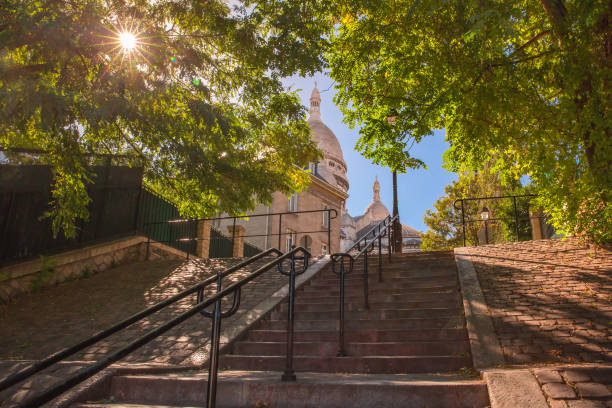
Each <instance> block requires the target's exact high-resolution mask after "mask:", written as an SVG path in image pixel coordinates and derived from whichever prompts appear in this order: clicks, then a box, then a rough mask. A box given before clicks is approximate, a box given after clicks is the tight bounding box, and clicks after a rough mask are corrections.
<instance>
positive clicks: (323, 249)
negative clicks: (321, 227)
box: [321, 242, 328, 255]
mask: <svg viewBox="0 0 612 408" xmlns="http://www.w3.org/2000/svg"><path fill="white" fill-rule="evenodd" d="M327 251H328V249H327V244H326V243H325V242H322V243H321V255H327Z"/></svg>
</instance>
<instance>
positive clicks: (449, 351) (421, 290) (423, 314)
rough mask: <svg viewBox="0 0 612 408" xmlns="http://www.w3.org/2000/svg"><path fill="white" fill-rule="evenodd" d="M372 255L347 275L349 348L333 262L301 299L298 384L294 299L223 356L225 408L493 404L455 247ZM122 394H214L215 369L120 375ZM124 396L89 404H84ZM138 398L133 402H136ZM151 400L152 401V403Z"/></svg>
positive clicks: (197, 397) (221, 398)
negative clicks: (211, 377) (289, 332)
mask: <svg viewBox="0 0 612 408" xmlns="http://www.w3.org/2000/svg"><path fill="white" fill-rule="evenodd" d="M377 267H378V260H377V257H375V256H372V257H371V258H370V260H369V302H370V308H369V310H366V309H365V308H364V294H363V262H362V260H361V259H360V260H359V261H358V262H356V263H355V265H354V270H353V272H352V273H351V274H350V275H347V276H346V281H345V283H346V286H345V288H346V289H345V305H346V307H345V319H346V324H345V330H346V331H345V339H346V347H345V350H346V354H347V356H343V357H338V356H337V352H338V324H339V323H338V317H339V305H338V303H339V278H338V276H336V275H334V274H333V273H332V272H331V270H330V269H328V268H326V269H324V270H323V271H322V272H321V273H319V274H318V275H317V276H315V277H314V278H313V279H311V281H310V282H309V283H307V284H306V285H305V286H303V287H302V288H300V289H299V291H298V292H297V295H296V307H295V346H294V356H295V357H294V363H293V366H294V369H295V371H296V374H297V377H298V380H297V382H294V383H292V382H281V381H280V373H281V372H282V371H283V369H284V367H285V357H284V356H285V336H286V333H285V329H286V324H287V320H286V319H287V317H286V316H287V304H286V303H284V304H281V305H280V306H279V307H278V308H277V309H276V310H274V311H272V312H271V313H270V314H269V315H268V316H266V317H265V318H264V319H262V320H261V321H260V322H259V323H258V324H257V325H256V326H255V327H254V328H252V329H251V330H249V331H248V332H247V333H246V335H245V336H244V337H243V338H242V339H239V340H238V341H236V342H234V343H233V344H232V345H231V347H230V348H229V351H228V353H227V354H225V355H222V356H221V359H220V367H221V372H220V373H219V386H218V393H217V406H218V407H270V408H271V407H278V408H281V407H282V408H289V407H296V408H297V407H300V408H302V407H321V408H324V407H325V408H331V407H346V406H351V407H419V408H422V407H429V408H432V407H470V408H471V407H485V406H487V405H488V397H487V389H486V385H485V383H484V382H483V381H481V380H480V379H479V378H474V377H470V373H471V372H473V371H472V370H471V367H472V360H471V356H470V347H469V342H468V337H467V331H466V329H465V321H464V317H463V307H462V300H461V294H460V290H459V285H458V280H457V272H456V266H455V261H454V257H453V255H452V254H451V253H413V254H402V255H399V256H394V257H393V262H392V263H391V264H389V263H387V259H386V256H385V257H384V264H383V282H382V283H381V282H379V281H378V273H377ZM110 388H111V395H110V396H109V398H112V399H113V400H114V401H123V402H126V403H133V404H134V403H136V404H145V406H146V404H155V405H156V406H159V405H164V404H165V405H169V406H185V405H198V404H200V405H201V404H202V403H203V401H205V389H206V373H202V372H182V373H176V374H157V375H156V374H138V375H121V376H115V377H114V378H113V379H112V385H111V387H110ZM116 405H121V403H117V402H113V403H112V404H111V403H102V404H100V403H97V404H81V405H80V406H81V407H90V408H93V407H100V406H116ZM127 406H132V405H127ZM148 406H150V405H148Z"/></svg>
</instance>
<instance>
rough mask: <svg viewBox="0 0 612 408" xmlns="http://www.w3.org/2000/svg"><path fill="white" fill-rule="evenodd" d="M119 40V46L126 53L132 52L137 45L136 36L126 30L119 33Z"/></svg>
mask: <svg viewBox="0 0 612 408" xmlns="http://www.w3.org/2000/svg"><path fill="white" fill-rule="evenodd" d="M119 42H120V43H121V48H123V51H125V52H127V53H130V52H132V51H133V50H134V49H135V48H136V46H137V45H138V40H137V39H136V36H135V35H134V34H132V33H130V32H128V31H124V32H122V33H119Z"/></svg>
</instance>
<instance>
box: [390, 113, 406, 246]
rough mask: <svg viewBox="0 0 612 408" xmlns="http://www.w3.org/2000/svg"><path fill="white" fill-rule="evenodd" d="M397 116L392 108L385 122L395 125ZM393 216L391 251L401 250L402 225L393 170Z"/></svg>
mask: <svg viewBox="0 0 612 408" xmlns="http://www.w3.org/2000/svg"><path fill="white" fill-rule="evenodd" d="M396 118H397V111H396V110H395V109H393V110H392V111H391V112H390V113H389V116H387V123H388V124H390V125H391V126H395V119H396ZM393 216H394V217H395V216H397V218H395V221H393V252H395V253H401V252H402V246H403V245H402V225H401V224H400V221H399V210H398V206H397V171H396V170H393ZM389 250H391V243H389Z"/></svg>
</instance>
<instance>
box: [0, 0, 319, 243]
mask: <svg viewBox="0 0 612 408" xmlns="http://www.w3.org/2000/svg"><path fill="white" fill-rule="evenodd" d="M232 4H234V6H232V7H230V6H228V5H227V4H226V2H225V1H222V0H208V1H181V2H176V1H165V0H162V1H156V2H149V1H140V0H136V1H124V0H117V1H111V2H108V1H102V0H91V1H87V2H82V1H58V0H26V1H22V0H7V1H5V2H3V3H2V6H0V21H1V23H0V26H1V30H0V146H2V147H4V148H9V149H10V148H13V147H34V148H40V149H44V150H46V151H48V152H49V153H50V154H49V155H48V157H49V160H50V163H51V164H52V165H53V168H54V172H55V186H54V189H53V193H52V195H53V202H52V211H51V212H52V214H53V217H54V218H53V227H54V231H56V232H57V231H59V230H62V229H63V230H64V232H65V233H66V234H67V235H68V236H70V235H73V234H74V232H75V221H76V220H77V219H78V218H87V216H88V213H87V204H88V202H89V197H88V196H87V190H86V187H87V185H88V184H89V183H90V182H91V181H92V179H91V177H92V175H93V173H92V171H91V169H90V166H91V164H93V162H92V161H91V159H90V157H92V154H93V155H94V157H95V154H122V155H126V156H127V159H126V161H127V162H128V164H130V165H142V166H144V168H145V181H146V182H147V183H148V184H149V185H150V186H152V187H153V188H154V189H155V190H157V191H158V192H159V193H161V194H163V195H165V196H166V197H167V198H169V199H171V200H172V201H173V202H174V203H176V204H177V205H178V207H179V209H180V211H181V213H182V214H183V215H184V216H195V217H203V216H209V215H212V214H214V213H216V212H217V211H221V212H227V213H236V212H240V211H244V210H247V209H250V208H253V207H254V205H255V204H256V203H257V202H268V201H270V200H271V194H272V192H274V191H281V192H284V193H290V192H293V191H296V190H300V189H303V188H304V187H305V186H306V184H307V182H308V180H309V179H308V176H307V175H306V173H305V172H304V171H302V170H301V168H303V167H304V166H306V165H307V163H308V162H312V161H317V159H318V157H319V152H318V150H317V148H316V145H315V144H314V143H313V142H312V141H311V139H310V132H309V129H308V126H307V123H306V121H305V110H304V108H303V107H302V106H301V103H300V100H299V98H298V97H297V95H296V94H295V93H293V92H287V91H285V90H284V88H283V86H282V84H281V82H280V80H279V78H281V77H283V76H287V75H290V74H293V73H300V74H302V75H304V74H308V73H313V72H315V71H317V70H319V69H320V68H321V66H322V63H323V62H322V59H321V56H320V54H321V52H320V51H321V47H322V46H323V45H325V40H324V39H322V38H321V35H320V32H321V30H322V27H323V24H324V22H323V21H321V22H320V21H318V20H317V19H315V11H316V10H317V7H318V6H317V4H316V3H315V2H313V1H304V2H300V3H299V4H296V3H294V2H292V1H289V0H287V1H283V0H280V1H278V0H269V1H268V0H260V1H258V0H256V1H250V0H244V1H234V2H232Z"/></svg>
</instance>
